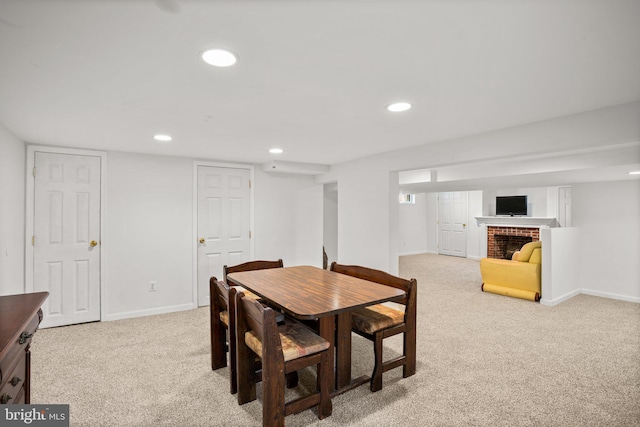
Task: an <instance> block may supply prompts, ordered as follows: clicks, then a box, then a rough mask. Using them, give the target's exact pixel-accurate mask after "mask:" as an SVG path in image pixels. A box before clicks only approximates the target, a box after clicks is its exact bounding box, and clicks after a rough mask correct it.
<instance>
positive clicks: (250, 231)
mask: <svg viewBox="0 0 640 427" xmlns="http://www.w3.org/2000/svg"><path fill="white" fill-rule="evenodd" d="M249 238H251V230H249Z"/></svg>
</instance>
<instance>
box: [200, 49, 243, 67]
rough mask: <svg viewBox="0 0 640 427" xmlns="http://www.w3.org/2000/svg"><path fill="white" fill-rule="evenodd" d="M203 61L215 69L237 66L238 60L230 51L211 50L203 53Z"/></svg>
mask: <svg viewBox="0 0 640 427" xmlns="http://www.w3.org/2000/svg"><path fill="white" fill-rule="evenodd" d="M202 60H203V61H204V62H206V63H207V64H209V65H213V66H215V67H229V66H231V65H233V64H235V63H236V61H237V60H238V58H237V57H236V55H235V54H234V53H232V52H229V51H228V50H224V49H209V50H207V51H205V52H203V53H202Z"/></svg>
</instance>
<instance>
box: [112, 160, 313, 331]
mask: <svg viewBox="0 0 640 427" xmlns="http://www.w3.org/2000/svg"><path fill="white" fill-rule="evenodd" d="M254 180H255V182H254V183H253V187H254V209H255V220H254V230H253V238H254V258H256V259H278V258H282V259H283V261H284V263H285V265H295V264H298V263H299V262H298V256H297V252H296V247H297V246H296V245H297V244H298V243H297V242H298V241H299V240H304V237H302V238H301V239H298V237H297V235H296V228H297V227H296V218H297V213H300V211H298V210H297V209H298V205H299V204H298V191H299V190H303V189H305V188H310V187H318V185H317V184H315V183H314V181H313V179H312V178H309V177H306V176H304V177H302V176H288V175H276V174H267V173H264V172H263V171H262V170H261V168H259V167H256V168H255V176H254ZM320 187H321V186H320ZM313 200H315V198H314V199H313ZM106 203H107V218H106V221H107V224H106V236H105V240H104V244H105V245H104V246H103V248H104V249H105V251H106V252H105V254H106V257H105V258H106V271H107V272H106V275H107V277H106V278H105V279H106V280H105V282H104V283H105V284H104V285H105V286H106V295H107V313H103V319H104V320H112V319H119V318H126V317H134V316H141V315H148V314H155V313H164V312H170V311H175V310H183V309H188V308H191V307H193V304H194V301H193V260H192V253H193V245H194V244H195V242H194V241H193V159H188V158H178V157H164V156H148V155H138V154H128V153H121V152H110V153H108V177H107V195H106ZM321 204H322V194H321V192H320V193H318V197H317V206H316V207H315V208H317V207H318V206H319V209H320V214H319V215H318V217H319V218H320V219H319V221H321V218H322V214H321V209H322V205H321ZM315 208H313V209H315ZM314 212H315V210H314ZM305 217H306V218H307V219H308V218H309V216H308V215H306V216H305ZM316 229H317V230H320V233H321V232H322V223H321V222H320V226H319V227H316ZM319 241H320V242H321V237H320V238H319ZM318 245H321V243H318ZM317 251H318V254H317V256H318V257H319V259H320V260H321V259H322V258H321V254H322V252H321V247H318V249H317ZM150 280H155V281H157V291H156V292H149V291H148V287H149V281H150Z"/></svg>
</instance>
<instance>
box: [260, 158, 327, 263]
mask: <svg viewBox="0 0 640 427" xmlns="http://www.w3.org/2000/svg"><path fill="white" fill-rule="evenodd" d="M255 181H256V182H255V195H254V202H255V233H254V235H255V241H254V244H255V252H254V257H255V258H256V259H278V258H282V261H283V262H284V265H285V267H286V266H288V265H296V264H299V262H298V256H297V253H296V247H297V245H298V243H297V237H296V228H297V225H296V224H297V222H296V221H297V220H296V218H297V212H298V192H299V191H301V190H304V189H305V188H309V187H315V186H316V185H317V184H316V183H315V181H314V179H313V177H310V176H304V175H285V174H276V173H266V172H264V171H263V170H262V168H260V167H256V168H255ZM318 197H320V199H319V203H320V208H319V209H320V223H319V225H318V224H312V223H309V227H314V226H315V227H319V230H320V232H322V222H321V219H322V205H321V203H322V194H321V193H320V194H319V195H318ZM315 219H316V220H318V218H315ZM319 245H320V246H319V248H318V254H319V256H320V260H322V240H320V243H319ZM320 265H322V264H320Z"/></svg>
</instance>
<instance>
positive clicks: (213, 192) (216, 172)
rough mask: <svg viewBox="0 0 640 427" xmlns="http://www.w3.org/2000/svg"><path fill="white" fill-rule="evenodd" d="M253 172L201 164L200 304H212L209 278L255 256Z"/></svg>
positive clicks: (199, 202)
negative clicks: (251, 198)
mask: <svg viewBox="0 0 640 427" xmlns="http://www.w3.org/2000/svg"><path fill="white" fill-rule="evenodd" d="M249 178H250V171H249V170H248V169H234V168H225V167H213V166H198V184H197V185H198V220H197V223H198V225H197V230H198V242H197V245H198V255H197V256H198V267H197V268H198V306H203V305H208V304H209V279H210V278H211V276H216V277H217V278H218V279H219V280H222V267H223V266H224V265H236V264H240V263H243V262H245V261H250V259H251V254H250V251H251V241H250V239H251V235H250V221H251V218H250V212H251V206H250V196H251V190H250V182H249Z"/></svg>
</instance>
